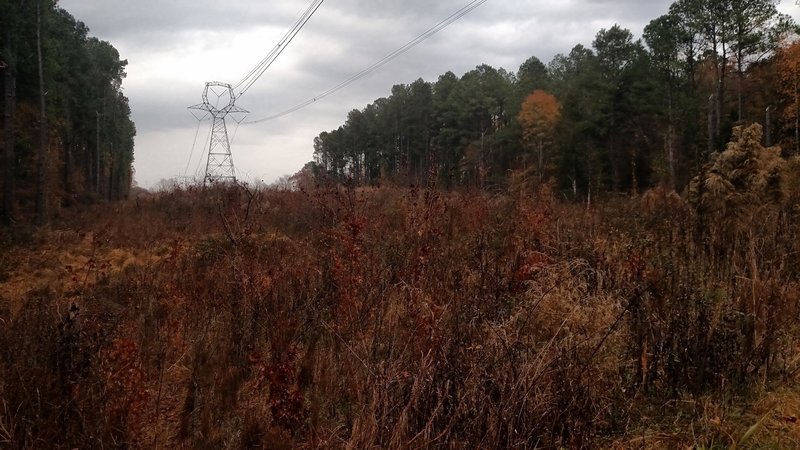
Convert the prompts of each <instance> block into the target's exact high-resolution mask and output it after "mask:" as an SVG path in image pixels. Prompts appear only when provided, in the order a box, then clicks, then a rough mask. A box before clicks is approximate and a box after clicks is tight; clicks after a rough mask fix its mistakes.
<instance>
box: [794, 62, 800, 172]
mask: <svg viewBox="0 0 800 450" xmlns="http://www.w3.org/2000/svg"><path fill="white" fill-rule="evenodd" d="M794 154H795V156H797V155H800V86H798V82H797V78H795V80H794Z"/></svg>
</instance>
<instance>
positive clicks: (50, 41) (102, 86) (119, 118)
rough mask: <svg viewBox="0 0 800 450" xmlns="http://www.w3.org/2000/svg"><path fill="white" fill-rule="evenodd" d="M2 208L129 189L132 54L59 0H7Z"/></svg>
mask: <svg viewBox="0 0 800 450" xmlns="http://www.w3.org/2000/svg"><path fill="white" fill-rule="evenodd" d="M0 11H2V14H0V73H2V77H3V83H2V98H3V103H2V105H3V107H2V108H3V119H2V123H3V127H2V130H3V131H2V133H1V134H0V147H1V148H2V150H3V152H2V158H3V169H2V173H0V184H2V186H3V188H2V196H3V204H2V211H3V213H2V214H3V218H4V220H5V221H6V222H7V223H8V222H15V221H29V220H34V221H35V222H37V223H44V222H46V221H47V220H48V218H49V217H51V216H52V215H53V214H54V212H55V211H56V210H57V209H58V208H59V207H60V206H62V205H69V204H72V203H75V202H76V201H79V202H90V201H94V200H99V199H107V200H114V199H120V198H124V197H125V196H126V195H127V194H128V191H129V189H130V186H131V182H132V179H133V177H132V163H133V138H134V135H135V133H136V130H135V127H134V124H133V122H132V121H131V118H130V114H131V111H130V107H129V105H128V99H127V98H126V97H125V95H124V94H123V91H122V80H123V78H124V77H125V66H126V65H127V61H125V60H122V59H120V55H119V52H117V50H116V49H115V48H114V47H113V46H112V45H111V44H109V43H108V42H105V41H101V40H99V39H97V38H93V37H89V35H88V33H89V29H88V28H87V27H86V25H84V24H83V23H82V22H80V21H79V20H76V19H75V18H74V17H73V16H72V15H70V14H69V13H68V12H67V11H65V10H64V9H62V8H60V7H59V6H58V4H57V1H54V0H37V1H22V0H0Z"/></svg>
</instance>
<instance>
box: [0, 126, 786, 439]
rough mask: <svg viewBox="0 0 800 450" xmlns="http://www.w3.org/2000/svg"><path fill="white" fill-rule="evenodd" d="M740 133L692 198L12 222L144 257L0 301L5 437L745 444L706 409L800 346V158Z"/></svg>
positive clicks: (416, 198)
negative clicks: (797, 178)
mask: <svg viewBox="0 0 800 450" xmlns="http://www.w3.org/2000/svg"><path fill="white" fill-rule="evenodd" d="M738 133H739V134H737V135H736V136H737V139H738V141H737V142H736V143H734V144H731V147H730V148H729V150H728V151H726V152H725V153H722V154H720V155H719V156H718V158H717V159H716V160H715V163H714V165H711V166H709V167H708V168H707V169H706V170H705V171H704V172H703V174H702V175H700V176H699V177H698V178H697V180H695V182H694V183H693V185H692V191H691V192H690V196H689V197H690V201H688V202H687V201H685V200H683V199H682V198H681V197H679V196H678V195H676V194H674V193H669V192H667V191H664V190H653V191H650V192H648V193H647V194H646V195H644V196H643V197H642V198H640V199H624V200H614V201H612V200H609V201H606V202H603V203H600V204H597V205H592V206H591V207H590V208H588V209H587V208H586V206H585V205H568V204H563V203H560V202H558V201H556V200H555V199H554V198H555V196H554V195H553V194H552V193H551V192H549V190H548V189H547V187H546V186H545V187H544V188H539V189H537V190H536V191H535V192H534V190H533V189H531V188H530V187H529V186H528V185H527V184H526V183H525V182H524V178H517V181H518V182H515V183H514V184H513V185H512V186H510V187H509V190H508V192H506V193H503V194H486V193H481V192H477V191H474V192H460V193H444V192H438V191H434V190H419V189H392V188H383V189H375V190H372V189H364V190H362V189H358V190H354V189H345V188H330V189H312V190H304V191H279V190H263V191H255V192H254V191H251V190H248V189H246V188H241V187H228V188H217V189H212V190H202V189H188V190H175V191H171V192H167V193H162V194H160V195H158V196H157V197H155V198H149V199H139V200H133V201H130V202H128V203H125V204H122V205H121V206H119V208H118V209H117V210H116V211H113V212H111V211H107V210H106V211H102V210H99V209H94V210H90V211H85V212H83V213H81V214H80V215H78V216H76V217H73V218H63V219H62V224H61V225H60V226H59V227H58V228H60V229H62V230H63V229H67V230H74V232H73V231H70V232H67V231H50V232H46V231H42V232H37V233H33V234H30V235H28V236H27V237H26V236H22V235H21V234H20V232H8V233H7V236H6V237H7V238H6V240H5V244H3V245H4V246H5V250H6V254H7V255H15V254H19V253H20V252H22V251H36V250H37V248H39V247H41V246H45V245H47V244H48V242H49V240H51V239H55V238H56V236H57V237H58V238H59V239H61V240H62V241H66V242H67V243H69V242H70V240H73V241H76V242H77V241H78V240H80V239H81V237H80V236H81V235H82V234H81V235H79V234H78V233H89V232H91V233H93V241H92V242H93V243H92V245H93V246H94V247H96V248H97V252H98V254H99V253H100V252H101V250H102V249H103V248H122V249H127V250H129V251H131V252H132V253H141V252H144V253H147V254H149V255H151V258H150V259H148V262H147V263H146V264H137V263H135V262H133V263H131V264H128V265H126V266H125V268H124V269H122V270H120V271H110V270H107V269H108V268H107V267H105V266H104V265H103V264H102V263H101V262H100V259H99V258H98V259H96V260H95V259H92V260H90V261H89V262H87V263H86V265H85V267H78V268H73V270H74V273H75V277H76V278H77V282H76V283H73V284H72V286H73V287H71V288H64V287H63V286H59V285H52V286H47V287H43V288H41V289H40V290H38V291H34V292H29V293H28V294H27V295H26V296H25V297H24V298H22V299H8V298H4V299H2V303H0V308H2V309H0V318H2V320H0V443H2V445H3V446H6V445H7V446H9V447H12V448H45V447H47V448H75V447H80V448H119V447H150V448H162V447H170V446H175V445H183V446H186V447H188V448H261V447H263V448H289V447H305V448H339V447H348V448H367V447H377V448H430V447H449V448H452V447H455V448H498V447H522V448H537V447H538V448H558V447H571V448H577V447H597V446H611V445H617V446H620V447H625V446H636V447H638V446H640V445H643V444H644V445H646V441H645V440H644V439H642V440H640V441H636V444H635V445H634V444H633V443H632V442H633V441H632V439H634V438H641V436H642V435H645V434H646V436H656V435H657V436H659V437H657V438H653V440H655V441H658V442H660V444H659V445H667V446H677V445H678V444H696V445H700V446H703V445H712V444H714V443H723V444H730V443H732V441H735V439H736V438H737V436H733V437H731V436H730V435H729V434H728V432H729V430H728V431H726V430H725V429H724V427H714V426H713V425H712V424H711V422H709V421H708V420H702V419H703V418H704V417H705V416H706V415H708V414H709V412H708V409H709V405H714V407H715V408H723V409H724V408H725V405H729V404H733V403H736V401H737V400H736V399H737V398H746V397H747V396H748V395H750V394H751V393H752V392H755V391H757V390H758V389H761V388H764V387H767V388H769V387H770V386H772V387H774V386H776V385H779V384H781V383H785V382H787V381H791V380H793V379H794V377H795V375H796V373H795V372H796V370H797V369H798V368H800V360H798V356H800V355H798V352H797V344H798V336H799V335H798V318H799V317H800V316H798V313H800V311H798V299H799V298H798V297H800V280H799V279H798V274H799V273H800V248H798V247H799V246H800V242H798V239H797V236H798V226H800V225H798V223H799V222H798V220H797V219H798V214H799V213H800V209H798V204H799V203H798V197H797V196H796V195H797V193H798V192H800V191H798V190H796V189H794V187H793V186H792V177H791V176H790V175H791V171H788V170H786V167H788V166H789V165H791V164H794V163H792V162H788V161H785V160H782V162H780V164H772V165H770V164H764V165H763V166H757V165H755V164H756V162H758V161H760V159H759V158H760V155H762V154H764V152H765V150H764V149H760V150H759V149H758V148H756V146H757V145H758V144H757V141H756V140H755V139H756V138H755V134H757V133H758V130H757V129H755V128H753V129H747V130H745V129H741V130H739V131H738ZM753 133H755V134H753ZM748 149H749V150H748ZM751 150H752V151H751ZM748 151H749V152H750V153H747V152H748ZM728 152H740V153H742V152H743V153H745V156H741V155H739V156H738V157H739V158H740V160H739V162H738V163H737V162H735V161H733V160H734V159H735V158H736V157H737V156H736V155H732V154H731V153H728ZM748 155H749V156H748ZM770 155H773V154H772V153H770ZM773 156H774V157H775V158H779V157H778V156H777V155H773ZM779 159H780V158H779ZM725 161H728V162H729V166H731V167H732V168H725V167H723V166H724V164H726V162H725ZM731 161H733V162H731ZM775 161H777V160H773V162H775ZM778 166H780V167H778ZM744 168H749V170H751V172H749V174H743V172H742V170H744ZM765 174H766V175H765ZM759 176H761V177H766V178H764V179H765V180H766V181H765V182H764V183H761V181H759V180H762V179H761V178H758V179H756V178H757V177H759ZM737 177H738V178H737ZM762 181H763V180H762ZM720 186H723V187H724V188H722V187H720ZM762 188H763V189H762ZM745 197H746V198H747V199H749V200H745ZM15 233H16V234H15ZM70 233H72V234H70ZM21 236H22V237H21ZM20 239H22V240H24V241H25V242H23V243H20ZM62 244H63V242H62ZM8 257H9V258H10V257H11V256H8ZM3 262H4V264H7V263H9V261H8V260H6V261H3ZM11 272H13V269H10V270H9V271H8V274H6V275H5V276H6V277H8V276H11V275H10V274H11ZM89 279H91V280H94V281H92V282H87V281H86V280H89ZM12 300H13V301H12ZM18 301H21V302H22V303H18V304H17V303H15V302H18ZM706 419H708V417H706ZM712 422H713V421H712Z"/></svg>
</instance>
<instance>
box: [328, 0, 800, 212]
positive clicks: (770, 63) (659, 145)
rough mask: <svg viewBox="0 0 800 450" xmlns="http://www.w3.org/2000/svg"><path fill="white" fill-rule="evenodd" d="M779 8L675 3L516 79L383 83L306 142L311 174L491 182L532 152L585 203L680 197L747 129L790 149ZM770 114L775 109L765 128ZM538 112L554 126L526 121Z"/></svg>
mask: <svg viewBox="0 0 800 450" xmlns="http://www.w3.org/2000/svg"><path fill="white" fill-rule="evenodd" d="M776 3H777V2H776V1H775V0H713V1H700V0H678V1H676V2H675V3H673V4H672V5H671V6H670V8H669V10H668V11H666V12H665V14H664V15H662V16H660V17H658V18H655V19H654V20H653V21H651V22H650V23H649V24H648V25H647V26H646V27H645V28H644V30H643V32H642V38H641V39H636V38H635V36H634V33H633V32H632V31H631V30H627V29H625V28H622V27H620V26H619V25H614V26H613V27H610V28H607V29H602V30H600V31H599V32H598V33H597V34H596V36H595V39H594V41H593V43H592V47H591V48H588V47H585V46H583V45H580V44H579V45H576V46H575V47H574V48H573V49H572V50H571V51H570V52H569V53H568V54H559V55H556V56H555V57H554V58H553V59H552V60H551V61H550V62H549V63H548V64H544V63H543V62H542V61H540V60H539V59H538V58H536V57H535V56H532V57H530V58H529V59H528V60H526V61H524V62H523V63H522V64H521V65H520V67H519V68H518V70H517V71H516V72H510V71H507V70H505V69H502V68H494V67H491V66H488V65H485V64H483V65H479V66H477V67H476V68H475V69H473V70H471V71H469V72H467V73H465V74H463V75H462V76H460V77H459V76H457V75H456V74H454V73H452V72H448V73H446V74H444V75H442V76H440V77H439V79H438V80H437V81H435V82H428V81H424V80H422V79H419V80H416V81H414V82H413V83H411V84H409V85H397V86H394V87H393V88H392V89H391V93H390V95H389V96H388V97H386V98H381V99H378V100H376V101H375V102H373V103H371V104H370V105H367V106H366V107H365V108H364V109H362V110H356V111H353V112H351V113H350V114H349V115H348V118H347V121H346V122H345V123H344V124H343V125H342V126H341V127H340V128H338V129H336V130H332V131H327V132H323V133H321V134H320V135H319V136H318V137H317V138H316V139H315V144H314V152H315V153H314V155H315V161H314V168H315V169H314V173H317V174H318V175H320V176H321V177H322V178H319V179H323V178H324V179H327V180H340V181H344V180H348V181H350V182H354V183H356V184H366V185H369V184H378V183H380V182H382V181H392V182H400V183H410V184H433V183H439V184H440V185H443V186H448V187H454V186H474V187H491V186H495V185H502V184H504V183H507V182H508V180H509V174H510V173H511V172H513V171H524V170H527V169H529V168H530V163H531V158H530V157H529V155H530V154H531V150H534V151H535V153H536V160H537V161H536V164H535V165H536V166H537V167H539V168H540V170H541V173H539V175H540V178H541V180H540V181H546V180H548V179H551V180H553V181H554V182H555V183H556V185H557V186H559V187H560V188H562V189H563V190H564V191H565V192H566V191H571V192H572V195H573V196H576V197H582V196H585V195H589V194H590V193H591V192H609V191H613V192H636V191H638V190H639V189H645V188H647V187H651V186H655V185H665V186H668V187H669V188H674V189H679V190H680V189H683V188H685V187H686V186H687V185H688V183H689V180H690V179H691V178H692V176H694V175H695V174H696V173H697V171H698V170H699V168H700V167H701V166H702V165H703V164H704V163H705V162H707V161H708V158H709V156H710V154H711V153H712V152H716V151H719V150H721V149H722V147H721V146H722V144H723V143H724V142H727V140H728V138H729V137H730V136H731V133H732V130H733V127H734V126H736V125H739V124H742V123H746V122H758V123H762V124H763V125H764V126H765V127H766V129H767V130H769V132H768V133H767V134H770V132H771V135H772V136H774V139H773V140H774V141H775V142H781V143H782V144H783V145H784V148H785V149H788V150H791V151H796V150H793V149H794V148H796V146H797V141H798V137H800V136H797V133H795V131H796V128H798V129H800V127H795V122H794V121H793V117H794V116H793V114H795V112H796V111H797V107H796V104H797V102H796V101H795V99H796V94H795V91H796V83H794V81H795V80H796V79H797V78H796V77H794V78H792V76H793V75H792V74H793V73H794V72H792V68H791V67H790V65H789V63H788V62H786V61H787V60H788V59H790V58H791V55H792V54H793V53H792V52H791V51H788V50H780V51H778V49H779V47H780V42H782V41H781V39H783V42H789V41H786V39H787V38H788V37H791V36H793V35H795V34H794V33H796V31H797V26H796V24H794V23H793V22H792V21H791V19H790V18H789V17H787V16H784V15H782V14H780V13H778V11H777V8H776ZM783 47H784V48H786V49H791V48H792V47H791V46H790V45H789V44H788V43H786V44H783ZM781 68H782V69H781ZM778 70H780V74H781V75H780V76H777V75H776V76H773V75H770V74H772V73H776V72H777V71H778ZM730 80H734V82H733V83H732V82H730ZM532 97H533V98H532ZM545 99H546V100H545ZM787 99H788V100H787ZM537 103H538V106H536V105H537ZM545 103H547V104H548V105H549V106H547V107H545ZM556 105H557V107H556ZM767 107H771V110H772V111H777V110H778V108H781V111H783V114H780V115H779V114H777V113H775V114H773V115H772V116H771V117H772V119H770V118H769V117H768V116H765V110H766V108H767ZM544 110H548V111H549V112H548V113H547V114H546V115H547V116H549V117H550V118H551V119H553V120H552V121H551V122H549V123H548V124H547V125H545V124H544V123H542V122H540V123H538V124H537V121H539V119H541V117H540V118H539V119H537V118H536V116H535V112H536V111H544ZM556 111H557V113H556ZM779 116H781V120H778V119H779ZM767 120H770V121H771V123H765V122H766V121H767ZM545 128H546V129H547V130H548V133H547V134H546V139H544V137H545V135H544V134H542V130H543V129H545ZM533 136H540V137H542V138H543V139H542V142H541V144H542V145H540V146H537V145H536V144H535V143H534V142H533V141H532V137H533ZM545 141H547V142H546V143H545ZM545 144H546V145H545ZM545 149H547V152H545V151H544V150H545Z"/></svg>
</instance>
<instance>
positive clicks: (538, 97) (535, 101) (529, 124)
mask: <svg viewBox="0 0 800 450" xmlns="http://www.w3.org/2000/svg"><path fill="white" fill-rule="evenodd" d="M560 119H561V104H560V103H559V102H558V100H557V99H556V98H555V96H553V94H550V93H548V92H545V91H542V90H538V89H537V90H535V91H533V93H531V94H530V95H528V97H527V98H526V99H525V101H524V102H522V109H521V110H520V113H519V116H517V120H519V124H520V126H521V127H522V140H523V143H524V144H525V145H526V146H527V147H528V148H531V149H534V150H535V152H536V158H537V160H536V163H537V164H536V165H537V167H536V169H537V171H538V176H539V181H540V182H541V181H543V179H544V176H545V169H546V166H547V162H548V161H547V160H548V158H547V149H548V148H549V147H550V146H551V145H552V144H553V137H554V136H555V131H556V126H557V125H558V122H559V120H560Z"/></svg>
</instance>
